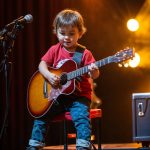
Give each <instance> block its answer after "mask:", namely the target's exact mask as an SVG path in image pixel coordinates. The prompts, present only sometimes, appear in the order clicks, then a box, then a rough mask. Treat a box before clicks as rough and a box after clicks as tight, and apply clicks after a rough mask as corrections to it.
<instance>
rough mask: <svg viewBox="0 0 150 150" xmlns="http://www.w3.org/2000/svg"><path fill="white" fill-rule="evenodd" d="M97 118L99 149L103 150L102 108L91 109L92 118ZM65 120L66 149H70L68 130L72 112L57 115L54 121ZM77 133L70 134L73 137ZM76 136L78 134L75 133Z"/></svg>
mask: <svg viewBox="0 0 150 150" xmlns="http://www.w3.org/2000/svg"><path fill="white" fill-rule="evenodd" d="M94 118H96V120H97V128H98V131H97V136H98V150H101V118H102V110H101V109H90V119H94ZM60 121H63V122H64V150H68V142H67V138H68V131H67V124H66V123H67V121H72V117H71V114H70V112H64V113H61V114H59V115H57V116H55V117H54V118H53V120H52V122H60ZM74 135H75V134H70V136H71V138H73V137H72V136H74ZM75 136H76V135H75Z"/></svg>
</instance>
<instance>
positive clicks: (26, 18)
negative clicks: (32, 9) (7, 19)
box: [0, 14, 33, 36]
mask: <svg viewBox="0 0 150 150" xmlns="http://www.w3.org/2000/svg"><path fill="white" fill-rule="evenodd" d="M32 21H33V16H32V15H31V14H28V15H25V16H21V17H19V18H17V19H15V20H13V21H12V22H11V23H9V24H7V25H6V26H5V27H4V28H3V30H1V31H0V36H2V35H4V34H5V33H6V32H7V31H8V28H10V27H11V26H13V25H15V24H19V25H21V24H25V23H31V22H32Z"/></svg>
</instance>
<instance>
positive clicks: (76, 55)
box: [72, 44, 86, 67]
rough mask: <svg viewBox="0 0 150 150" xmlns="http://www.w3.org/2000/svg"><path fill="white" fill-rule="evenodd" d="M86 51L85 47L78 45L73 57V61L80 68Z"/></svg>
mask: <svg viewBox="0 0 150 150" xmlns="http://www.w3.org/2000/svg"><path fill="white" fill-rule="evenodd" d="M85 49H86V47H85V46H83V45H80V44H78V46H77V49H76V51H75V53H74V55H73V58H72V59H73V60H74V61H75V62H76V63H77V65H78V67H80V65H81V60H82V56H83V53H84V50H85Z"/></svg>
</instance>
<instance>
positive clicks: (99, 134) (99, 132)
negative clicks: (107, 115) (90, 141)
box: [97, 118, 102, 150]
mask: <svg viewBox="0 0 150 150" xmlns="http://www.w3.org/2000/svg"><path fill="white" fill-rule="evenodd" d="M97 121H98V132H97V133H98V136H97V137H98V150H101V149H102V148H101V139H102V137H101V134H102V133H101V118H98V119H97Z"/></svg>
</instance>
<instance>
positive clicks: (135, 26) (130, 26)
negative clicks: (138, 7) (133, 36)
mask: <svg viewBox="0 0 150 150" xmlns="http://www.w3.org/2000/svg"><path fill="white" fill-rule="evenodd" d="M127 27H128V29H129V30H130V31H132V32H134V31H137V30H138V28H139V23H138V21H137V20H135V19H129V20H128V22H127Z"/></svg>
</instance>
